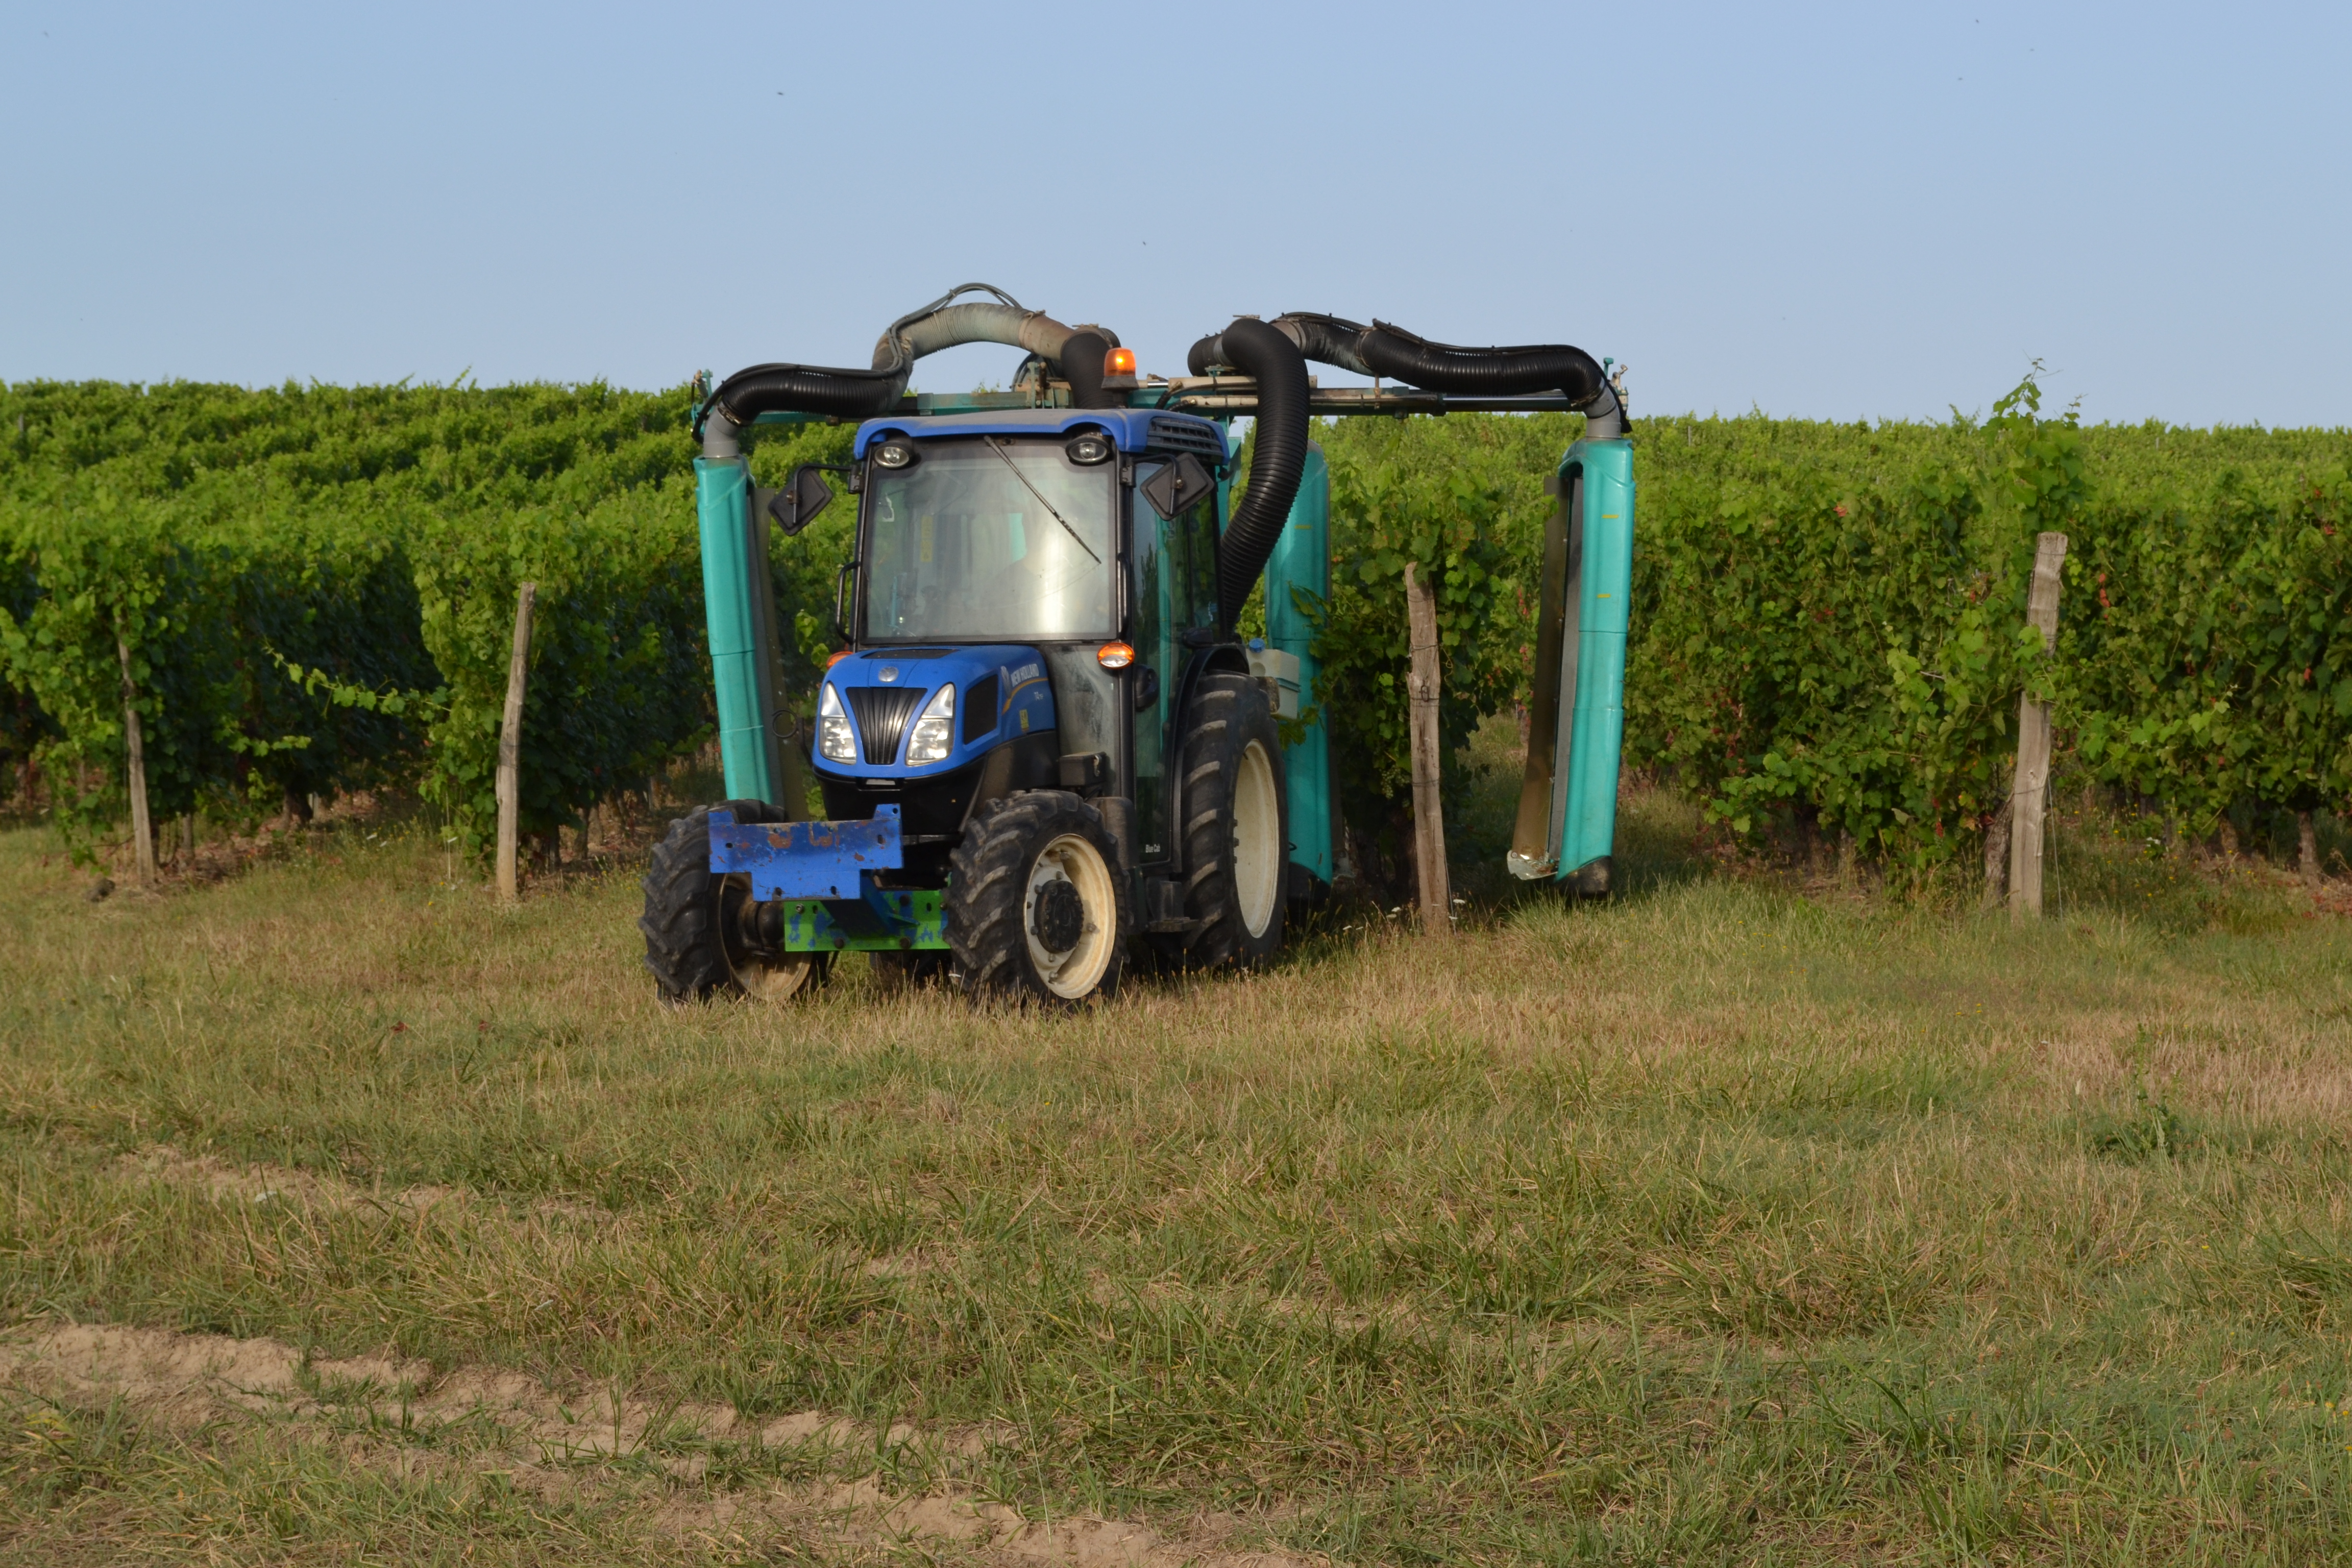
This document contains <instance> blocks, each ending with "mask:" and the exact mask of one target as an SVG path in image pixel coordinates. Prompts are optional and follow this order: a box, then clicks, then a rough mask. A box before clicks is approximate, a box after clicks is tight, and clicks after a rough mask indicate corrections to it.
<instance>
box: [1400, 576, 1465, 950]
mask: <svg viewBox="0 0 2352 1568" xmlns="http://www.w3.org/2000/svg"><path fill="white" fill-rule="evenodd" d="M1404 602H1405V613H1406V616H1407V619H1408V622H1409V624H1410V626H1411V627H1412V672H1411V673H1410V674H1408V675H1407V676H1406V677H1405V693H1406V697H1407V699H1408V707H1407V712H1408V715H1409V716H1410V718H1411V720H1412V844H1413V857H1414V860H1413V868H1414V871H1415V873H1416V880H1418V881H1419V882H1420V884H1421V928H1422V930H1423V931H1425V932H1427V933H1429V934H1430V935H1432V936H1449V935H1451V934H1452V933H1453V931H1454V900H1453V891H1454V889H1453V888H1452V886H1451V884H1450V883H1449V882H1448V881H1447V879H1446V870H1445V816H1444V802H1443V801H1442V800H1441V799H1440V798H1439V792H1438V763H1439V757H1440V753H1441V752H1442V750H1443V746H1442V743H1441V742H1440V741H1439V739H1438V732H1437V689H1438V644H1437V592H1436V590H1435V589H1434V588H1433V587H1432V586H1431V585H1430V584H1429V583H1428V582H1427V581H1426V580H1424V579H1423V576H1422V574H1421V569H1420V567H1419V566H1418V565H1417V564H1416V563H1412V562H1411V561H1408V562H1406V563H1404Z"/></svg>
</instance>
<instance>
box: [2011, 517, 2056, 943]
mask: <svg viewBox="0 0 2352 1568" xmlns="http://www.w3.org/2000/svg"><path fill="white" fill-rule="evenodd" d="M2065 564H2066V536H2065V535H2064V534H2063V533H2044V534H2042V535H2040V536H2039V537H2038V538H2037V539H2036V540H2035V541H2034V546H2033V591H2032V595H2031V597H2029V598H2028V599H2027V601H2026V606H2025V619H2026V621H2027V623H2028V624H2029V625H2031V626H2032V627H2033V629H2034V630H2036V631H2038V632H2040V633H2041V634H2042V647H2045V648H2047V647H2052V646H2053V645H2054V644H2055V643H2056V642H2057V640H2058V591H2059V587H2060V579H2059V575H2058V572H2059V568H2061V567H2063V565H2065ZM2009 805H2010V812H2011V818H2010V829H2009V918H2010V920H2011V921H2012V922H2014V923H2016V924H2019V925H2022V924H2024V923H2025V922H2026V921H2038V920H2040V919H2041V918H2042V823H2043V822H2044V821H2045V820H2046V819H2047V817H2048V816H2049V810H2050V705H2049V704H2048V703H2046V702H2036V701H2035V700H2033V698H2032V695H2031V694H2028V695H2025V696H2021V697H2020V698H2019V699H2018V700H2017V774H2016V777H2015V778H2014V779H2013V780H2012V781H2011V785H2010V795H2009Z"/></svg>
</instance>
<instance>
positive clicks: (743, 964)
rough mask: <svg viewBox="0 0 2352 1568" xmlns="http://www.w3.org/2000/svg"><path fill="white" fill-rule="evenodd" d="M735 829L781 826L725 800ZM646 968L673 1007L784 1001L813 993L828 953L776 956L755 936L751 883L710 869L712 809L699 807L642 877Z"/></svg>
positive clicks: (750, 806)
mask: <svg viewBox="0 0 2352 1568" xmlns="http://www.w3.org/2000/svg"><path fill="white" fill-rule="evenodd" d="M727 809H728V810H730V811H732V812H733V813H734V814H735V820H736V821H738V822H767V821H772V820H780V819H779V818H777V816H776V814H775V813H774V811H773V810H772V808H771V807H769V806H767V805H763V804H762V803H761V802H759V801H756V800H730V801H729V802H728V803H727ZM645 889H646V912H645V913H644V914H642V915H640V916H639V917H638V918H637V929H638V930H639V931H643V932H644V933H645V937H646V968H647V969H650V970H652V971H653V975H654V984H656V986H658V987H659V988H660V991H661V999H662V1000H663V1001H664V1002H665V1003H668V1004H670V1005H683V1004H685V1003H688V1002H702V1001H708V1000H709V999H710V998H711V997H714V996H751V997H755V998H757V999H759V1000H761V1001H765V1002H782V1001H784V1000H786V999H788V998H790V997H793V996H797V995H801V994H804V993H807V992H810V991H813V990H814V989H815V988H816V987H817V986H818V985H820V984H823V983H824V977H825V972H826V971H827V970H828V969H829V968H830V967H831V966H832V957H833V955H832V954H830V953H820V952H778V951H776V950H775V949H773V948H772V947H771V946H769V945H767V944H766V943H764V942H761V939H760V933H759V932H758V931H757V930H756V929H755V925H754V920H753V916H754V913H755V911H756V909H757V906H756V905H754V904H753V903H752V902H751V878H749V877H747V876H744V875H742V874H740V873H735V874H730V875H727V876H718V875H714V874H713V873H712V871H711V869H710V807H709V806H697V807H696V808H695V809H694V810H693V811H690V812H688V814H687V815H686V816H681V817H679V818H678V819H677V821H675V822H673V823H671V824H670V825H669V833H668V834H667V837H664V838H663V839H662V841H661V842H660V843H659V844H657V845H656V846H655V847H654V855H653V864H652V865H651V866H650V867H649V868H647V869H646V880H645Z"/></svg>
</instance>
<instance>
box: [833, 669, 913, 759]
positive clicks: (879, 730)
mask: <svg viewBox="0 0 2352 1568" xmlns="http://www.w3.org/2000/svg"><path fill="white" fill-rule="evenodd" d="M842 695H843V696H845V697H846V698H848V699H849V710H850V712H852V713H853V714H855V715H856V718H857V738H858V739H859V740H861V741H863V742H865V744H866V766H867V767H872V768H887V767H888V766H889V765H890V764H891V763H895V762H897V761H898V742H899V740H900V739H901V738H902V737H904V736H905V734H906V733H907V721H908V720H909V719H912V718H913V717H914V716H915V710H916V709H917V708H919V707H920V706H921V705H922V700H923V699H924V698H925V697H926V696H928V695H929V693H928V692H926V691H924V689H922V688H921V687H919V686H853V687H850V688H848V689H846V690H845V691H844V692H843V693H842Z"/></svg>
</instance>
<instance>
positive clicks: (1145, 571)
mask: <svg viewBox="0 0 2352 1568" xmlns="http://www.w3.org/2000/svg"><path fill="white" fill-rule="evenodd" d="M1168 461H1169V459H1164V458H1141V459H1139V460H1138V462H1137V463H1136V465H1135V481H1136V482H1135V488H1134V489H1130V490H1129V492H1128V498H1129V506H1131V507H1132V508H1133V509H1134V510H1133V512H1132V521H1131V523H1130V527H1131V529H1132V531H1131V532H1130V534H1129V538H1130V539H1131V540H1133V542H1134V548H1133V549H1132V550H1130V551H1129V552H1128V562H1129V569H1130V571H1131V572H1132V574H1133V576H1132V579H1131V581H1130V584H1129V597H1128V604H1129V607H1130V614H1131V616H1132V618H1133V628H1134V636H1133V641H1134V643H1135V651H1136V658H1137V661H1138V662H1139V663H1140V664H1141V665H1142V666H1143V669H1144V673H1143V674H1142V675H1140V676H1139V677H1138V678H1137V680H1136V682H1135V683H1133V685H1132V686H1131V689H1133V690H1134V691H1135V693H1136V696H1137V703H1136V711H1135V753H1134V754H1135V810H1136V834H1137V837H1138V838H1139V840H1140V844H1139V850H1138V856H1139V859H1140V860H1141V861H1142V863H1143V864H1145V865H1147V866H1149V865H1152V864H1155V863H1159V864H1164V863H1166V862H1167V861H1168V860H1170V859H1171V858H1174V854H1175V835H1174V829H1173V827H1172V826H1171V824H1170V822H1169V820H1168V801H1169V790H1168V776H1167V775H1168V772H1169V770H1171V769H1172V768H1173V767H1175V765H1176V761H1177V748H1178V745H1179V743H1180V742H1179V737H1178V736H1177V734H1176V726H1177V725H1178V724H1179V723H1181V721H1182V719H1183V715H1182V714H1181V712H1180V711H1178V703H1179V702H1180V701H1181V698H1182V695H1183V693H1182V686H1183V684H1184V672H1185V668H1186V665H1187V663H1188V662H1189V661H1190V659H1191V658H1192V656H1193V652H1194V650H1193V649H1192V647H1187V646H1186V645H1185V642H1184V634H1185V633H1186V632H1188V631H1190V632H1200V631H1202V630H1206V631H1207V632H1209V633H1210V634H1211V635H1212V636H1213V635H1214V632H1215V629H1216V625H1217V525H1218V517H1217V494H1216V491H1215V489H1213V488H1212V489H1210V491H1209V493H1207V494H1205V495H1203V496H1202V498H1201V499H1200V500H1198V501H1197V502H1195V503H1194V504H1193V505H1192V506H1190V507H1188V508H1186V509H1184V510H1181V511H1180V512H1178V513H1177V514H1176V515H1175V516H1174V517H1169V518H1163V517H1161V516H1160V514H1159V512H1158V511H1157V510H1154V508H1153V507H1152V506H1151V504H1150V502H1149V501H1147V500H1145V499H1144V486H1145V485H1147V484H1148V483H1150V480H1151V479H1152V478H1153V477H1154V476H1155V475H1157V474H1158V473H1159V471H1160V469H1161V468H1164V467H1166V466H1167V463H1168Z"/></svg>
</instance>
